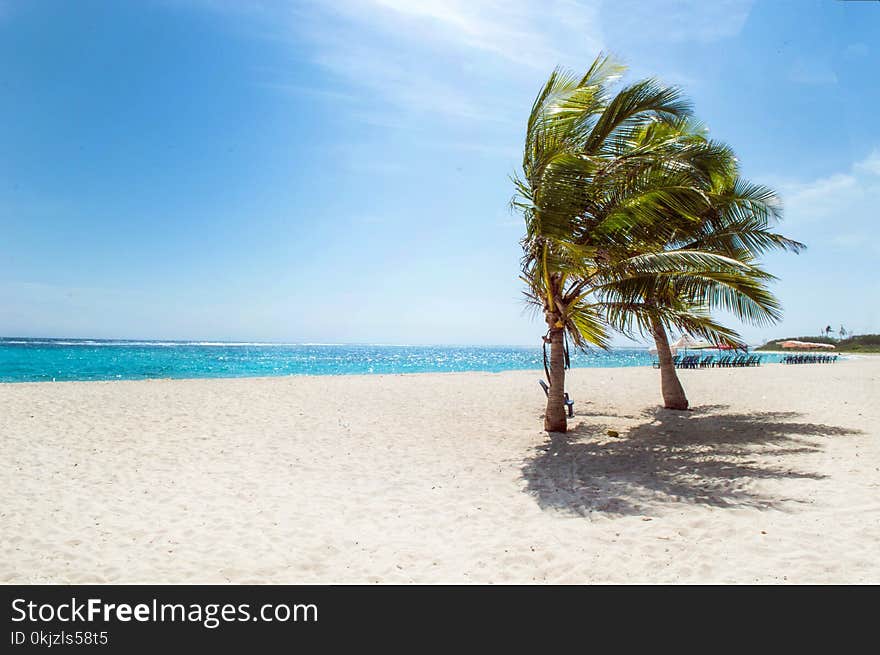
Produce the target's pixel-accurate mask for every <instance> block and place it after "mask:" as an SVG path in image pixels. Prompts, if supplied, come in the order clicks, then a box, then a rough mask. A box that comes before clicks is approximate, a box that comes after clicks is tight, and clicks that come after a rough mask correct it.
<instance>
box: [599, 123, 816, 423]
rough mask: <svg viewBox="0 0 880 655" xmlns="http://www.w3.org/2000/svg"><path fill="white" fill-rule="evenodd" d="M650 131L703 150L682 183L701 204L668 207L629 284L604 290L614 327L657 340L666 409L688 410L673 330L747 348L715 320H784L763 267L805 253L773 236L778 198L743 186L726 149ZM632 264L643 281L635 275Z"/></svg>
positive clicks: (694, 135) (694, 132)
mask: <svg viewBox="0 0 880 655" xmlns="http://www.w3.org/2000/svg"><path fill="white" fill-rule="evenodd" d="M650 129H652V130H653V129H660V130H662V131H664V132H666V133H672V132H678V138H677V140H676V141H675V142H674V143H675V147H678V148H680V147H683V146H684V145H685V144H689V146H690V147H692V148H696V149H697V150H698V151H702V157H697V156H696V155H692V156H691V157H690V158H689V161H690V162H691V163H692V164H693V165H692V166H690V167H688V168H687V169H685V175H686V176H687V177H688V178H689V179H688V180H687V181H681V184H682V186H683V187H686V188H688V189H690V190H691V191H692V192H698V193H699V198H695V197H694V196H693V195H691V196H690V200H691V201H694V200H696V202H690V203H689V204H688V205H687V206H685V205H679V206H677V207H673V206H670V207H669V210H668V212H667V215H666V217H665V218H666V220H665V221H664V224H663V226H662V229H653V228H652V230H650V231H649V232H648V233H645V234H642V235H640V236H639V238H638V239H631V240H630V243H628V244H627V245H626V246H625V248H624V253H625V255H624V256H625V259H624V260H623V261H624V262H627V263H625V266H626V267H627V270H629V271H630V274H629V275H628V277H627V278H626V279H623V278H621V277H620V275H619V274H617V279H612V280H610V281H609V282H607V283H606V285H605V287H604V288H603V289H600V290H598V291H599V296H600V297H601V299H602V301H603V302H602V306H603V311H604V312H605V314H604V315H605V318H606V320H607V321H608V322H609V323H610V325H612V326H613V327H615V328H616V329H618V330H620V331H622V332H624V333H625V334H628V335H631V336H632V335H633V334H634V333H636V332H638V333H640V334H642V335H646V334H647V335H650V336H651V337H652V338H653V340H654V343H655V345H656V347H657V354H658V360H659V365H660V377H661V390H662V394H663V400H664V406H665V407H667V408H669V409H687V408H688V400H687V396H686V395H685V392H684V388H683V387H682V385H681V381H680V380H679V379H678V375H677V373H676V370H675V367H674V365H673V362H672V354H671V350H670V346H669V339H668V332H669V330H670V329H677V330H679V331H682V332H686V333H691V334H695V335H699V336H702V337H704V338H706V339H708V340H710V341H712V342H714V343H718V344H724V345H731V346H735V347H739V346H742V345H743V344H742V343H741V338H740V337H739V335H738V334H737V333H736V332H735V331H734V330H732V329H730V328H728V327H725V326H724V325H721V324H720V323H718V322H717V321H716V320H715V319H713V317H712V311H713V310H716V309H721V310H724V311H726V312H728V313H730V314H732V315H733V316H735V317H736V318H738V319H739V320H741V321H743V322H746V323H751V324H756V325H765V324H769V323H773V322H776V321H778V320H779V318H780V317H781V310H780V305H779V302H778V300H777V299H776V298H775V297H774V296H773V294H772V293H771V292H770V291H769V290H768V288H767V283H768V282H769V281H771V280H773V279H775V278H774V277H773V276H772V275H770V274H769V273H767V272H766V271H765V270H763V269H762V268H761V267H760V265H759V263H758V260H759V258H760V256H761V255H762V254H763V253H765V252H766V251H768V250H771V249H782V250H789V251H793V252H798V251H799V250H801V249H802V248H804V245H803V244H801V243H798V242H796V241H793V240H791V239H788V238H787V237H784V236H782V235H781V234H778V233H775V232H773V231H772V229H771V228H772V225H773V223H775V222H776V221H777V220H779V218H780V208H779V205H778V202H777V200H776V196H775V194H774V193H773V191H772V190H771V189H769V188H767V187H763V186H759V185H754V184H751V183H749V182H747V181H745V180H743V179H741V178H740V177H739V176H738V170H737V164H736V158H735V157H734V156H733V153H732V151H731V150H730V149H729V148H727V147H725V146H723V145H721V144H717V143H713V142H711V141H709V140H708V139H707V138H706V137H705V134H704V132H703V131H702V129H701V128H700V127H699V126H696V125H692V124H688V123H687V122H680V123H679V124H678V125H671V126H669V125H667V126H663V127H662V128H654V127H651V128H650ZM655 139H656V135H652V134H649V133H647V132H646V133H645V134H644V135H641V140H655ZM637 142H640V140H637ZM656 227H657V226H654V228H656ZM640 252H641V253H642V255H641V257H639V253H640ZM634 261H635V262H638V264H639V267H640V269H641V270H640V271H638V272H633V271H632V262H634Z"/></svg>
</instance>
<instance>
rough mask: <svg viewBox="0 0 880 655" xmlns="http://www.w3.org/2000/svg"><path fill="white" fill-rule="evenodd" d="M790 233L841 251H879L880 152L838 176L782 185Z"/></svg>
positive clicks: (858, 162) (780, 186) (878, 150)
mask: <svg viewBox="0 0 880 655" xmlns="http://www.w3.org/2000/svg"><path fill="white" fill-rule="evenodd" d="M779 189H780V192H781V193H782V197H783V200H784V203H785V223H786V226H787V227H786V229H787V230H793V231H796V232H799V234H798V235H797V236H798V238H801V237H804V238H806V237H805V236H804V235H802V234H800V233H801V232H803V233H806V234H807V235H810V236H811V237H812V238H813V239H814V240H817V241H820V242H828V243H831V244H833V245H835V246H837V247H841V248H871V249H873V250H875V251H876V246H875V245H874V244H876V236H875V233H876V228H877V220H876V217H877V207H880V149H875V150H873V151H872V152H871V153H870V154H869V155H868V156H867V157H865V158H864V159H862V160H860V161H857V162H855V163H853V165H852V166H851V167H850V169H849V170H847V171H841V172H836V173H833V174H831V175H828V176H825V177H822V178H818V179H815V180H812V181H809V182H795V183H788V184H783V185H779Z"/></svg>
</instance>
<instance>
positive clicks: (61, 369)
mask: <svg viewBox="0 0 880 655" xmlns="http://www.w3.org/2000/svg"><path fill="white" fill-rule="evenodd" d="M654 359H655V358H654V356H652V355H651V354H650V353H649V352H648V350H647V349H642V348H615V349H612V350H607V351H606V350H591V351H589V352H579V351H578V352H575V351H574V350H572V353H571V365H572V367H574V368H588V367H621V366H651V363H652V362H653V361H654ZM778 359H779V356H778V355H773V354H763V355H762V361H764V362H770V361H778ZM512 370H534V371H536V372H537V371H540V372H542V373H543V355H542V351H541V348H540V346H536V347H527V346H405V345H369V344H362V345H342V344H310V343H304V344H275V343H249V342H232V343H227V342H218V341H126V340H104V339H29V338H0V382H42V381H59V382H60V381H69V380H143V379H147V378H176V379H181V378H237V377H266V376H279V375H367V374H397V373H447V372H449V373H451V372H460V371H489V372H500V371H512Z"/></svg>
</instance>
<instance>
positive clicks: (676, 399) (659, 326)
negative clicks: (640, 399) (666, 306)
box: [651, 319, 688, 409]
mask: <svg viewBox="0 0 880 655" xmlns="http://www.w3.org/2000/svg"><path fill="white" fill-rule="evenodd" d="M651 328H652V329H651V332H652V333H653V335H654V343H655V344H656V346H657V359H658V360H659V361H660V389H661V391H662V392H663V406H664V407H665V408H666V409H687V408H688V399H687V396H685V395H684V387H682V386H681V381H680V380H679V379H678V373H676V372H675V365H674V364H673V363H672V351H671V350H670V348H669V337H668V336H667V335H666V329H665V328H664V327H663V323H661V322H660V321H659V320H657V319H651Z"/></svg>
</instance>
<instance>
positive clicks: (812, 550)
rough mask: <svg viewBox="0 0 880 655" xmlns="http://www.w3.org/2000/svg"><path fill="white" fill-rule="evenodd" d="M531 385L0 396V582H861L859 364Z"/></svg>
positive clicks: (199, 385)
mask: <svg viewBox="0 0 880 655" xmlns="http://www.w3.org/2000/svg"><path fill="white" fill-rule="evenodd" d="M538 377H539V373H538V372H511V373H500V374H490V373H461V374H458V373H455V374H424V375H364V376H339V377H332V376H328V377H286V378H251V379H224V380H148V381H142V382H67V383H22V384H2V385H0V403H2V407H3V411H2V412H0V439H2V452H3V465H2V467H0V494H2V496H0V542H2V549H3V553H4V556H3V560H2V564H0V581H3V582H6V583H40V582H51V583H90V582H98V583H101V582H120V583H225V582H231V583H334V582H335V583H409V582H421V583H544V582H552V583H659V582H676V583H755V582H758V583H880V558H878V557H877V554H878V544H880V402H878V401H880V357H861V358H857V359H852V360H849V361H843V362H838V363H837V364H833V365H801V366H783V365H765V366H762V367H760V368H747V369H713V370H693V371H689V370H685V371H681V377H682V381H683V383H684V385H685V388H686V389H687V391H688V395H689V397H690V400H691V404H692V407H693V408H694V411H690V412H672V411H667V410H662V409H659V408H658V405H659V403H660V389H659V379H658V372H657V371H656V370H652V369H649V368H616V369H576V370H573V371H570V374H569V384H568V388H569V391H570V392H571V395H572V397H573V398H574V399H575V403H576V404H575V411H576V416H575V418H574V419H572V420H571V422H570V427H571V431H570V433H569V434H567V435H565V436H557V437H555V438H553V439H551V438H550V437H548V435H547V434H546V433H544V432H542V431H541V429H540V428H541V420H540V416H541V415H542V412H543V406H544V395H543V393H542V392H541V390H540V388H539V387H538V385H537V383H536V380H537V378H538ZM609 430H613V431H616V432H617V433H618V435H617V436H609V433H608V431H609Z"/></svg>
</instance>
